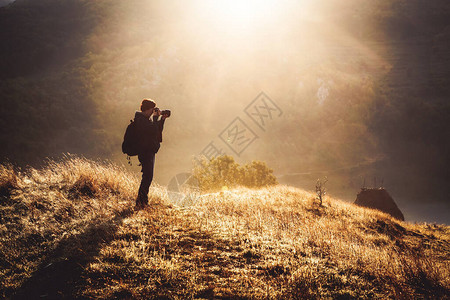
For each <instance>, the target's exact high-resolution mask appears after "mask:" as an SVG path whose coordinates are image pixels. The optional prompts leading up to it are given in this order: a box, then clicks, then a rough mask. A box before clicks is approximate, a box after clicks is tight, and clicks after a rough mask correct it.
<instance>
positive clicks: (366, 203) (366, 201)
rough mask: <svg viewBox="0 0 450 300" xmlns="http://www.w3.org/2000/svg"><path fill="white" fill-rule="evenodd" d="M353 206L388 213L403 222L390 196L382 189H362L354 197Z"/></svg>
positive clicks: (401, 215)
mask: <svg viewBox="0 0 450 300" xmlns="http://www.w3.org/2000/svg"><path fill="white" fill-rule="evenodd" d="M355 204H356V205H359V206H363V207H368V208H374V209H378V210H381V211H382V212H385V213H388V214H390V215H391V216H393V217H394V218H396V219H398V220H401V221H404V220H405V217H404V216H403V213H402V212H401V211H400V209H399V208H398V206H397V204H395V202H394V199H392V197H391V195H389V193H388V192H387V191H386V190H385V189H383V188H375V189H368V188H362V189H361V191H360V192H359V193H358V195H357V196H356V200H355Z"/></svg>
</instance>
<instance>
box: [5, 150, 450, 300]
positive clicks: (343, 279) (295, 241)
mask: <svg viewBox="0 0 450 300" xmlns="http://www.w3.org/2000/svg"><path fill="white" fill-rule="evenodd" d="M0 171H1V172H0V254H1V255H0V265H1V266H2V268H1V272H0V280H1V282H2V285H1V286H0V296H1V297H2V298H12V299H29V298H36V297H48V298H70V299H77V298H83V299H86V298H96V299H111V298H121V299H123V298H127V299H144V298H145V299H156V298H184V299H186V298H192V297H194V298H204V299H205V298H206V299H217V298H233V299H249V298H252V299H318V298H321V299H323V298H332V299H337V298H341V299H374V298H376V299H381V298H383V299H390V298H399V297H401V298H406V299H418V298H419V299H421V298H425V299H444V298H446V297H448V295H449V293H450V283H449V280H448V279H449V275H450V266H449V264H448V261H449V259H450V256H449V255H450V227H449V226H444V225H429V224H410V223H405V222H402V221H397V220H395V219H393V218H391V217H389V216H388V215H386V214H383V213H381V212H378V211H375V210H370V209H365V208H361V207H357V206H355V205H352V204H348V203H344V202H341V201H339V200H337V199H333V198H328V197H327V198H325V199H324V202H323V206H319V205H318V203H317V201H315V195H314V194H311V193H309V192H306V191H303V190H300V189H296V188H292V187H287V186H275V187H270V188H262V189H246V188H238V189H233V190H225V191H222V192H218V193H212V194H203V195H197V198H196V201H194V204H193V205H192V206H188V207H177V206H174V205H173V204H171V203H170V199H169V198H168V197H167V194H166V191H165V190H164V189H163V188H162V187H159V186H154V187H152V189H151V192H150V206H149V207H148V208H147V209H145V210H142V211H133V204H134V203H133V202H134V197H135V192H136V190H137V187H138V183H139V181H138V179H137V178H136V177H134V175H131V174H129V173H127V172H125V171H124V170H123V169H122V168H119V167H117V166H115V165H112V164H103V163H98V162H93V161H89V160H86V159H80V158H76V157H68V158H66V159H65V160H63V161H61V162H53V161H51V162H49V164H48V166H47V167H45V168H42V169H28V170H26V171H21V172H18V171H17V170H14V169H13V168H12V167H11V166H7V165H1V167H0Z"/></svg>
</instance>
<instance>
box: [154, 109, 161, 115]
mask: <svg viewBox="0 0 450 300" xmlns="http://www.w3.org/2000/svg"><path fill="white" fill-rule="evenodd" d="M153 115H154V116H156V117H159V116H160V115H161V110H160V109H159V108H154V109H153Z"/></svg>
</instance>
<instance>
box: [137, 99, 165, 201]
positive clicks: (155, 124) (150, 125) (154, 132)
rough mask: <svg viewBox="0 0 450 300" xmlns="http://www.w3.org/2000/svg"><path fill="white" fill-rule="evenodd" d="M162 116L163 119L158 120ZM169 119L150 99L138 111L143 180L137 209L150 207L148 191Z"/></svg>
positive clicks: (139, 147)
mask: <svg viewBox="0 0 450 300" xmlns="http://www.w3.org/2000/svg"><path fill="white" fill-rule="evenodd" d="M160 116H161V118H160V119H159V120H158V118H159V117H160ZM167 117H169V115H167V114H162V113H161V111H160V110H159V108H157V107H156V103H155V101H153V100H150V99H144V100H142V103H141V111H136V113H135V116H134V121H135V122H136V128H137V134H138V136H139V139H138V140H139V144H138V149H139V153H138V159H139V162H140V163H141V166H142V169H141V172H142V180H141V184H140V186H139V191H138V196H137V198H136V208H138V209H141V208H143V207H145V206H146V205H148V191H149V188H150V185H151V183H152V180H153V169H154V166H155V154H156V153H157V152H158V150H159V147H160V143H161V142H162V131H163V128H164V121H165V119H166V118H167Z"/></svg>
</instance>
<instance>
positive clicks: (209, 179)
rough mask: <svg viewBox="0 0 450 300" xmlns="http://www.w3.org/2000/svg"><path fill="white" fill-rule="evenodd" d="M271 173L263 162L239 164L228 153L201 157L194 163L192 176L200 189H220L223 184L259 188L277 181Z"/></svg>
mask: <svg viewBox="0 0 450 300" xmlns="http://www.w3.org/2000/svg"><path fill="white" fill-rule="evenodd" d="M272 173H273V170H272V169H270V168H269V167H268V166H267V165H266V163H265V162H262V161H252V162H251V163H248V164H245V165H243V166H241V165H239V164H238V163H236V162H235V161H234V158H233V157H232V156H229V155H223V156H218V157H215V158H213V159H211V160H208V159H206V158H201V159H199V160H197V161H196V162H195V165H194V177H195V178H196V179H197V181H198V183H199V187H200V190H201V191H214V190H220V189H221V188H222V187H224V186H225V187H236V186H245V187H251V188H259V187H264V186H269V185H275V184H277V183H278V182H277V179H276V177H275V176H274V175H273V174H272Z"/></svg>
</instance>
